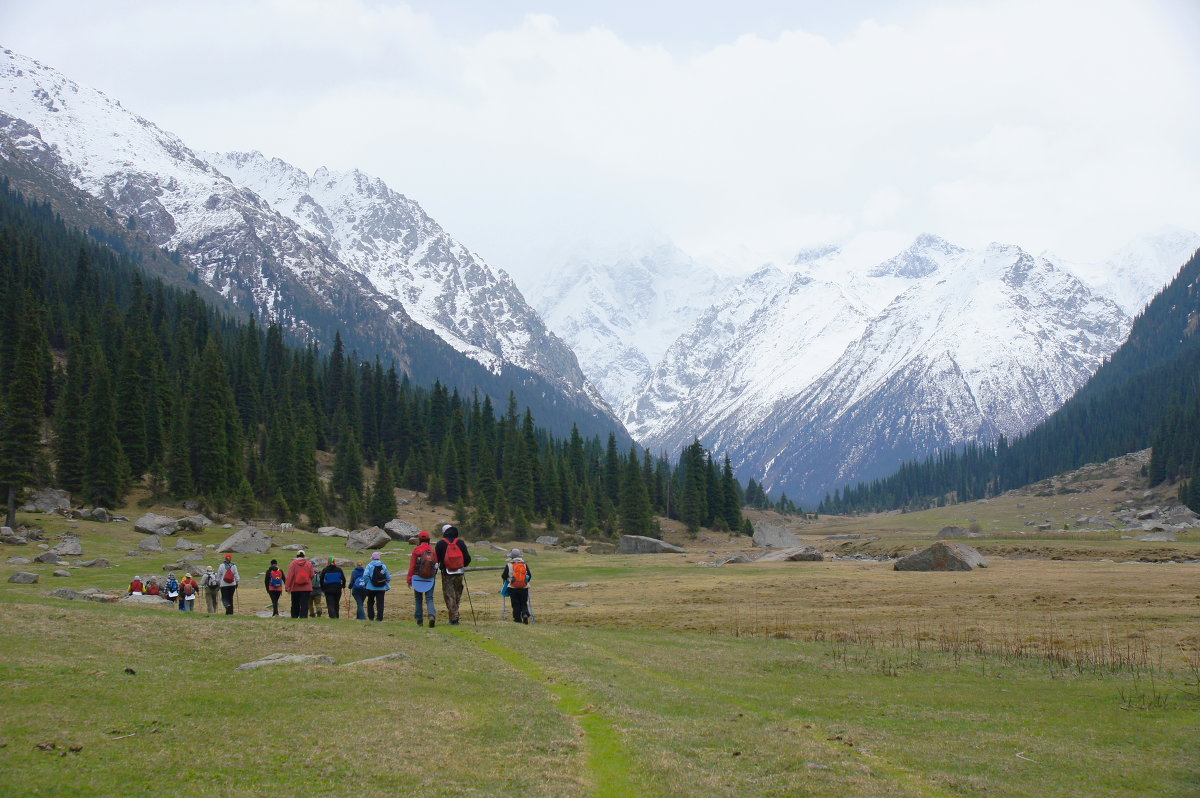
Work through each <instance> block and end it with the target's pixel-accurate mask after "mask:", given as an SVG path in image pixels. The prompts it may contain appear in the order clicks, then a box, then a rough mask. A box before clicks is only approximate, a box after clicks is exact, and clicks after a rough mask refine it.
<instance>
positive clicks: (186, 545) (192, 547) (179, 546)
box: [174, 538, 204, 551]
mask: <svg viewBox="0 0 1200 798" xmlns="http://www.w3.org/2000/svg"><path fill="white" fill-rule="evenodd" d="M202 548H204V545H203V544H201V543H197V542H195V541H194V540H188V539H187V538H179V540H178V541H176V543H175V546H174V549H175V551H197V550H199V549H202Z"/></svg>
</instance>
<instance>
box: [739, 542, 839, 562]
mask: <svg viewBox="0 0 1200 798" xmlns="http://www.w3.org/2000/svg"><path fill="white" fill-rule="evenodd" d="M824 560H825V554H824V553H823V552H821V551H819V550H818V549H816V548H814V547H812V546H793V547H792V548H790V549H779V550H778V551H769V552H767V553H766V554H764V555H763V556H761V557H759V558H758V559H757V560H755V562H823V561H824Z"/></svg>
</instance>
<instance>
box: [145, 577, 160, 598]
mask: <svg viewBox="0 0 1200 798" xmlns="http://www.w3.org/2000/svg"><path fill="white" fill-rule="evenodd" d="M158 594H159V590H158V580H157V579H155V578H154V577H153V576H152V577H150V578H149V579H147V580H146V595H147V596H157V595H158Z"/></svg>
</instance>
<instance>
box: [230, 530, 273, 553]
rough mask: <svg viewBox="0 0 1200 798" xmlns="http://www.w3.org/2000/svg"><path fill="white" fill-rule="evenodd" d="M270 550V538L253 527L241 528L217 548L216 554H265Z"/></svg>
mask: <svg viewBox="0 0 1200 798" xmlns="http://www.w3.org/2000/svg"><path fill="white" fill-rule="evenodd" d="M270 550H271V536H270V535H268V534H267V533H266V532H263V531H262V530H260V529H258V528H257V527H253V526H247V527H242V528H241V529H239V530H238V531H237V532H234V533H233V534H232V535H230V536H229V537H227V538H225V540H224V542H222V543H221V545H219V546H217V553H218V554H224V553H225V552H227V551H231V552H233V553H234V554H266V553H267V552H268V551H270Z"/></svg>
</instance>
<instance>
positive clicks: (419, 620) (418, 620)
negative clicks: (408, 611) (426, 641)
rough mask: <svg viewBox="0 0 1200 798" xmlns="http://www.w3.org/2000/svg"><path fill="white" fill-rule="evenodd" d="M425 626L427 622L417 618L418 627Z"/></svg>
mask: <svg viewBox="0 0 1200 798" xmlns="http://www.w3.org/2000/svg"><path fill="white" fill-rule="evenodd" d="M424 625H425V622H424V621H423V620H421V619H420V618H417V626H424Z"/></svg>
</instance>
